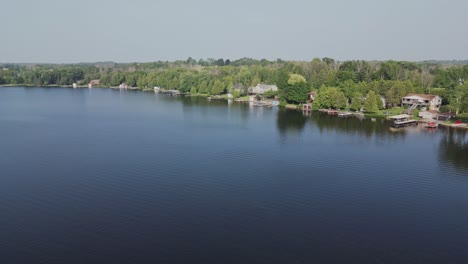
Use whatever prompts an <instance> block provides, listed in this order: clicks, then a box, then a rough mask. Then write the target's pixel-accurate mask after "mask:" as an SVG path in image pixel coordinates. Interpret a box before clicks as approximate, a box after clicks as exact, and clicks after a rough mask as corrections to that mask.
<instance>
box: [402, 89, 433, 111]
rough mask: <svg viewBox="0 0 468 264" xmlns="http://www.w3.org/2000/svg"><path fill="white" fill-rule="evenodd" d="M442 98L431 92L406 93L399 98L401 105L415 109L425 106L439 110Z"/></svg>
mask: <svg viewBox="0 0 468 264" xmlns="http://www.w3.org/2000/svg"><path fill="white" fill-rule="evenodd" d="M441 104H442V98H441V97H440V96H438V95H431V94H411V93H410V94H408V95H407V96H405V97H403V99H402V100H401V106H403V107H405V106H406V107H409V108H410V109H416V108H417V107H427V109H429V110H436V111H439V108H440V105H441Z"/></svg>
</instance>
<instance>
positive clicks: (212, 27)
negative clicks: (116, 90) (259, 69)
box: [0, 0, 468, 63]
mask: <svg viewBox="0 0 468 264" xmlns="http://www.w3.org/2000/svg"><path fill="white" fill-rule="evenodd" d="M0 6H1V10H2V23H3V25H2V26H0V36H1V38H0V62H3V63H6V62H10V63H24V62H31V63H77V62H98V61H114V62H148V61H158V60H179V59H187V58H188V57H193V58H195V59H200V58H204V59H207V58H215V59H218V58H224V59H231V60H234V59H239V58H242V57H250V58H257V59H262V58H266V59H277V58H281V59H286V60H302V61H308V60H311V59H313V58H316V57H319V58H322V57H331V58H334V59H337V60H353V59H363V60H388V59H393V60H410V61H421V60H429V59H440V60H451V59H468V28H467V26H468V1H466V0H424V1H423V0H387V1H382V0H352V1H351V0H321V1H318V0H288V1H284V0H283V1H278V0H269V1H267V0H235V1H232V0H231V1H222V0H217V1H216V0H196V1H195V0H192V1H189V0H170V1H169V0H168V1H162V0H74V1H72V0H40V1H38V0H14V1H12V0H0Z"/></svg>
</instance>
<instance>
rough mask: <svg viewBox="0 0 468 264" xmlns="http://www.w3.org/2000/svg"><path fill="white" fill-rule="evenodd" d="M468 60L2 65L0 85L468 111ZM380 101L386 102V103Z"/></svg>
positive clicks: (368, 108)
mask: <svg viewBox="0 0 468 264" xmlns="http://www.w3.org/2000/svg"><path fill="white" fill-rule="evenodd" d="M465 79H466V80H468V62H467V63H456V62H450V61H446V62H438V61H428V62H407V61H362V60H353V61H342V62H340V61H336V60H334V59H332V58H322V59H319V58H315V59H313V60H312V61H284V60H281V59H277V60H275V61H270V60H266V59H262V60H256V59H250V58H242V59H238V60H234V61H230V60H229V59H226V60H225V59H218V60H216V59H207V60H203V59H200V60H195V59H193V58H188V59H187V60H180V61H173V62H168V61H158V62H148V63H113V62H103V63H79V64H0V85H24V86H49V85H58V86H68V85H72V84H74V83H75V84H77V85H88V84H89V83H90V82H92V81H94V82H95V84H98V85H96V86H98V87H99V86H102V87H112V86H119V85H122V84H124V85H125V86H126V87H127V86H128V87H138V88H139V89H145V88H146V89H148V88H151V89H152V88H153V87H161V88H163V89H168V90H178V91H180V92H182V93H190V94H192V95H222V94H230V95H232V96H233V97H234V98H238V97H243V96H246V95H247V94H248V93H249V89H251V88H252V87H254V86H256V85H258V84H269V85H276V86H277V88H278V89H277V90H276V91H268V92H266V93H264V94H263V96H264V97H266V98H278V99H279V100H280V102H281V103H280V105H286V104H296V105H297V104H303V103H306V102H307V101H308V99H309V92H311V91H315V92H316V96H315V100H314V102H313V107H314V108H315V109H320V108H333V109H343V108H347V109H350V110H359V109H364V110H365V111H366V112H377V111H378V110H379V109H382V108H385V107H388V108H392V107H396V106H399V105H400V104H401V98H402V97H404V96H406V95H407V94H409V93H415V94H432V95H438V96H440V97H441V98H442V99H443V101H442V106H441V108H440V111H444V112H449V111H450V112H454V113H457V114H463V113H468V83H465V81H464V80H465ZM378 98H384V99H385V104H384V105H382V104H380V103H379V102H378V101H379V100H378Z"/></svg>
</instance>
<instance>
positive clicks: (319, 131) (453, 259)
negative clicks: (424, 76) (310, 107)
mask: <svg viewBox="0 0 468 264" xmlns="http://www.w3.org/2000/svg"><path fill="white" fill-rule="evenodd" d="M467 246H468V133H466V132H465V131H462V130H454V129H446V128H439V129H437V130H432V131H431V130H427V129H425V128H423V127H422V126H419V127H410V128H403V129H392V128H391V127H390V124H389V123H388V122H387V121H385V120H377V121H376V122H372V121H371V120H370V119H363V120H359V119H357V118H339V117H336V116H326V115H322V114H320V113H312V114H310V115H304V114H302V113H301V112H296V111H286V110H280V109H274V108H262V107H250V106H249V105H248V104H239V103H232V104H228V103H227V102H224V101H207V100H206V98H190V97H187V98H184V97H171V96H165V95H157V94H153V93H144V92H137V91H118V90H111V89H65V88H0V263H5V264H8V263H457V264H458V263H461V264H462V263H468V250H467Z"/></svg>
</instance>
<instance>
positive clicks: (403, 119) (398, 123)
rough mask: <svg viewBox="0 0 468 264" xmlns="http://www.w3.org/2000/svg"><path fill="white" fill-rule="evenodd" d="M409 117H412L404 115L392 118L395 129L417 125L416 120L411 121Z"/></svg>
mask: <svg viewBox="0 0 468 264" xmlns="http://www.w3.org/2000/svg"><path fill="white" fill-rule="evenodd" d="M409 117H410V116H409V115H406V114H403V115H396V116H390V117H389V119H392V120H393V126H395V127H402V126H407V125H413V124H417V123H416V120H414V119H409Z"/></svg>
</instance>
